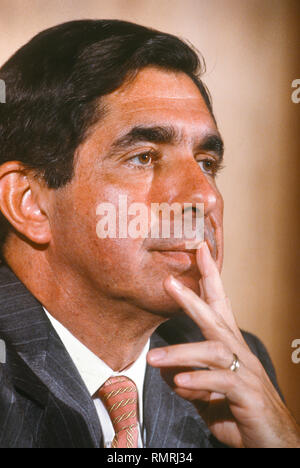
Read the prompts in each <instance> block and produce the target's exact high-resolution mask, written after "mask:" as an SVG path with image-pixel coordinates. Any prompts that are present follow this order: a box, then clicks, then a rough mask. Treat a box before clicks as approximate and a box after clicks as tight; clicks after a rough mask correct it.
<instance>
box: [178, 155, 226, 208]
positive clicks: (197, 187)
mask: <svg viewBox="0 0 300 468" xmlns="http://www.w3.org/2000/svg"><path fill="white" fill-rule="evenodd" d="M169 180H171V183H172V187H170V191H169V196H170V203H174V202H177V203H180V204H182V206H183V204H184V203H191V204H192V206H193V208H196V204H197V203H202V204H203V205H204V215H205V216H208V215H210V213H212V212H214V211H215V210H216V209H218V207H221V206H222V201H223V200H222V197H221V195H220V192H219V191H218V189H217V187H216V184H215V181H214V179H213V177H212V176H210V175H209V174H206V173H204V172H203V170H202V169H201V167H200V166H199V164H198V163H197V161H195V160H194V159H192V160H190V159H189V160H187V159H185V161H184V164H182V163H181V164H180V165H179V166H178V167H176V168H174V173H173V174H172V177H170V179H169Z"/></svg>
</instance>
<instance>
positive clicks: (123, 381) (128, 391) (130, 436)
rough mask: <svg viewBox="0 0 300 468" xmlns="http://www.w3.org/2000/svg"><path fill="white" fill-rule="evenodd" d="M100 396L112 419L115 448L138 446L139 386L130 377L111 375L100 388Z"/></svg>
mask: <svg viewBox="0 0 300 468" xmlns="http://www.w3.org/2000/svg"><path fill="white" fill-rule="evenodd" d="M98 394H99V397H100V398H101V400H102V402H103V404H104V406H105V408H106V409H107V411H108V414H109V417H110V419H111V422H112V425H113V428H114V431H115V437H114V440H113V442H112V447H113V448H134V447H135V448H136V447H137V446H138V445H137V442H138V416H137V411H138V410H137V408H138V405H137V388H136V385H135V383H134V382H133V381H132V380H130V379H129V378H128V377H123V376H120V377H111V378H110V379H108V380H107V381H106V382H105V383H104V385H103V386H102V387H101V388H100V390H99V392H98Z"/></svg>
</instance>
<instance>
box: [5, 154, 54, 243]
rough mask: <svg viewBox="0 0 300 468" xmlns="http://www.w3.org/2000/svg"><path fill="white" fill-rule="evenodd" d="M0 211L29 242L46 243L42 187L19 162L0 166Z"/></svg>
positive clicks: (48, 228) (49, 237)
mask: <svg viewBox="0 0 300 468" xmlns="http://www.w3.org/2000/svg"><path fill="white" fill-rule="evenodd" d="M0 211H1V212H2V213H3V215H4V216H5V217H6V219H7V220H8V221H9V223H10V224H11V225H12V226H13V227H14V228H15V230H16V231H18V232H19V233H21V234H23V236H25V237H26V238H27V239H28V240H30V241H31V242H33V243H35V244H39V245H43V244H47V243H49V242H50V239H51V230H50V225H49V221H48V216H47V214H46V212H47V196H46V188H45V187H42V184H41V183H39V182H38V181H37V180H35V179H34V177H33V175H32V171H29V169H27V168H25V167H24V166H23V165H22V163H20V162H19V161H10V162H7V163H5V164H3V165H1V166H0Z"/></svg>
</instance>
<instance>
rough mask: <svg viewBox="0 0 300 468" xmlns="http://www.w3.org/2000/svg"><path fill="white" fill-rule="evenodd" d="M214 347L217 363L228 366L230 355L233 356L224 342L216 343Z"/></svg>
mask: <svg viewBox="0 0 300 468" xmlns="http://www.w3.org/2000/svg"><path fill="white" fill-rule="evenodd" d="M212 345H213V353H214V356H215V357H216V359H217V361H218V362H220V363H222V364H224V363H225V364H226V363H227V361H228V355H229V354H232V353H230V352H229V350H228V348H227V346H226V345H225V344H224V343H222V341H214V342H213V343H212Z"/></svg>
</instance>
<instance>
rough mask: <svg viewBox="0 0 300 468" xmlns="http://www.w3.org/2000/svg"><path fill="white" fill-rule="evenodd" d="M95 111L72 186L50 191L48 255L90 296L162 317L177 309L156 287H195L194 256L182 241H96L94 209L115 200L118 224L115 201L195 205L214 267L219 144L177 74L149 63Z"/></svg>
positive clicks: (192, 88) (201, 105)
mask: <svg viewBox="0 0 300 468" xmlns="http://www.w3.org/2000/svg"><path fill="white" fill-rule="evenodd" d="M103 105H104V107H105V115H104V117H103V118H102V119H101V120H100V121H99V123H98V124H97V125H96V126H95V128H94V129H93V130H92V132H91V134H90V136H89V137H88V138H87V140H86V141H85V143H84V144H82V145H81V147H80V148H79V149H78V152H77V155H76V158H75V161H76V163H75V175H74V178H73V180H72V182H71V183H70V184H68V185H67V186H66V187H65V188H63V189H59V190H57V191H55V192H54V203H53V210H52V212H51V213H52V214H51V216H50V222H51V228H52V234H53V241H52V244H51V246H52V250H50V252H51V253H50V255H54V257H53V258H54V260H55V261H58V262H59V261H63V262H64V263H66V264H68V265H69V267H70V268H71V269H72V270H73V272H75V273H76V274H78V275H80V276H81V277H82V278H83V279H84V282H85V283H87V284H89V287H90V288H91V290H94V291H95V295H97V294H99V295H100V296H101V295H102V297H105V298H108V299H116V300H121V301H125V302H126V303H129V304H132V305H133V306H136V307H138V308H141V309H146V310H148V311H150V312H152V313H154V314H158V315H160V314H162V316H169V315H170V314H171V315H172V314H173V313H176V312H177V311H178V305H176V304H175V302H174V301H173V300H172V299H171V298H170V297H169V296H168V295H167V293H166V292H165V290H164V287H163V281H164V280H165V279H166V278H167V276H168V275H169V274H173V275H174V276H176V277H179V279H180V280H181V281H182V282H183V283H185V284H186V285H187V286H189V287H191V288H192V289H193V290H195V291H198V281H199V272H198V269H197V267H196V263H195V252H194V251H190V252H184V251H183V249H184V247H181V245H182V244H183V242H182V239H181V240H180V239H176V240H175V239H174V238H173V239H169V240H168V239H152V238H151V237H147V238H132V237H130V236H128V237H127V238H119V236H116V237H115V238H105V239H103V238H99V237H98V235H97V233H96V227H97V223H98V222H99V215H98V216H97V214H96V211H97V207H98V206H99V204H100V203H104V202H106V203H111V204H113V205H114V206H115V207H116V213H117V219H118V213H119V208H118V204H119V196H120V195H122V196H126V197H127V203H128V206H130V204H131V203H135V202H138V203H143V204H144V205H145V206H146V207H147V208H148V210H149V213H150V207H151V204H152V203H163V202H165V203H168V204H170V205H171V204H172V203H179V204H181V205H182V208H183V204H184V203H192V204H193V206H196V203H203V204H204V210H205V211H204V214H205V238H206V240H207V241H208V245H209V247H210V249H211V252H212V254H213V256H214V257H215V259H216V261H217V264H218V267H219V268H220V269H221V265H222V257H223V240H222V239H223V234H222V215H223V201H222V197H221V195H220V193H219V192H218V189H217V187H216V183H215V175H216V172H217V169H218V167H219V164H220V153H221V152H222V144H221V140H220V137H219V134H218V131H217V128H216V125H215V123H214V120H213V118H212V116H211V114H210V112H209V110H208V108H207V106H206V104H205V102H204V100H203V98H202V96H201V94H200V92H199V90H198V88H197V87H196V85H195V84H194V83H193V82H192V80H191V79H190V78H189V77H188V76H186V75H185V74H183V73H175V72H167V71H164V70H160V69H158V68H154V67H147V68H145V69H144V70H142V71H140V72H139V73H138V75H137V76H136V78H135V79H134V81H132V82H131V83H130V84H128V83H127V84H125V85H123V86H122V87H121V88H119V89H118V90H117V91H115V92H113V93H111V94H110V95H108V96H106V97H105V98H103V99H102V106H103ZM131 218H132V217H131ZM131 218H130V216H129V218H128V219H129V220H130V219H131ZM171 232H172V230H171Z"/></svg>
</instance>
